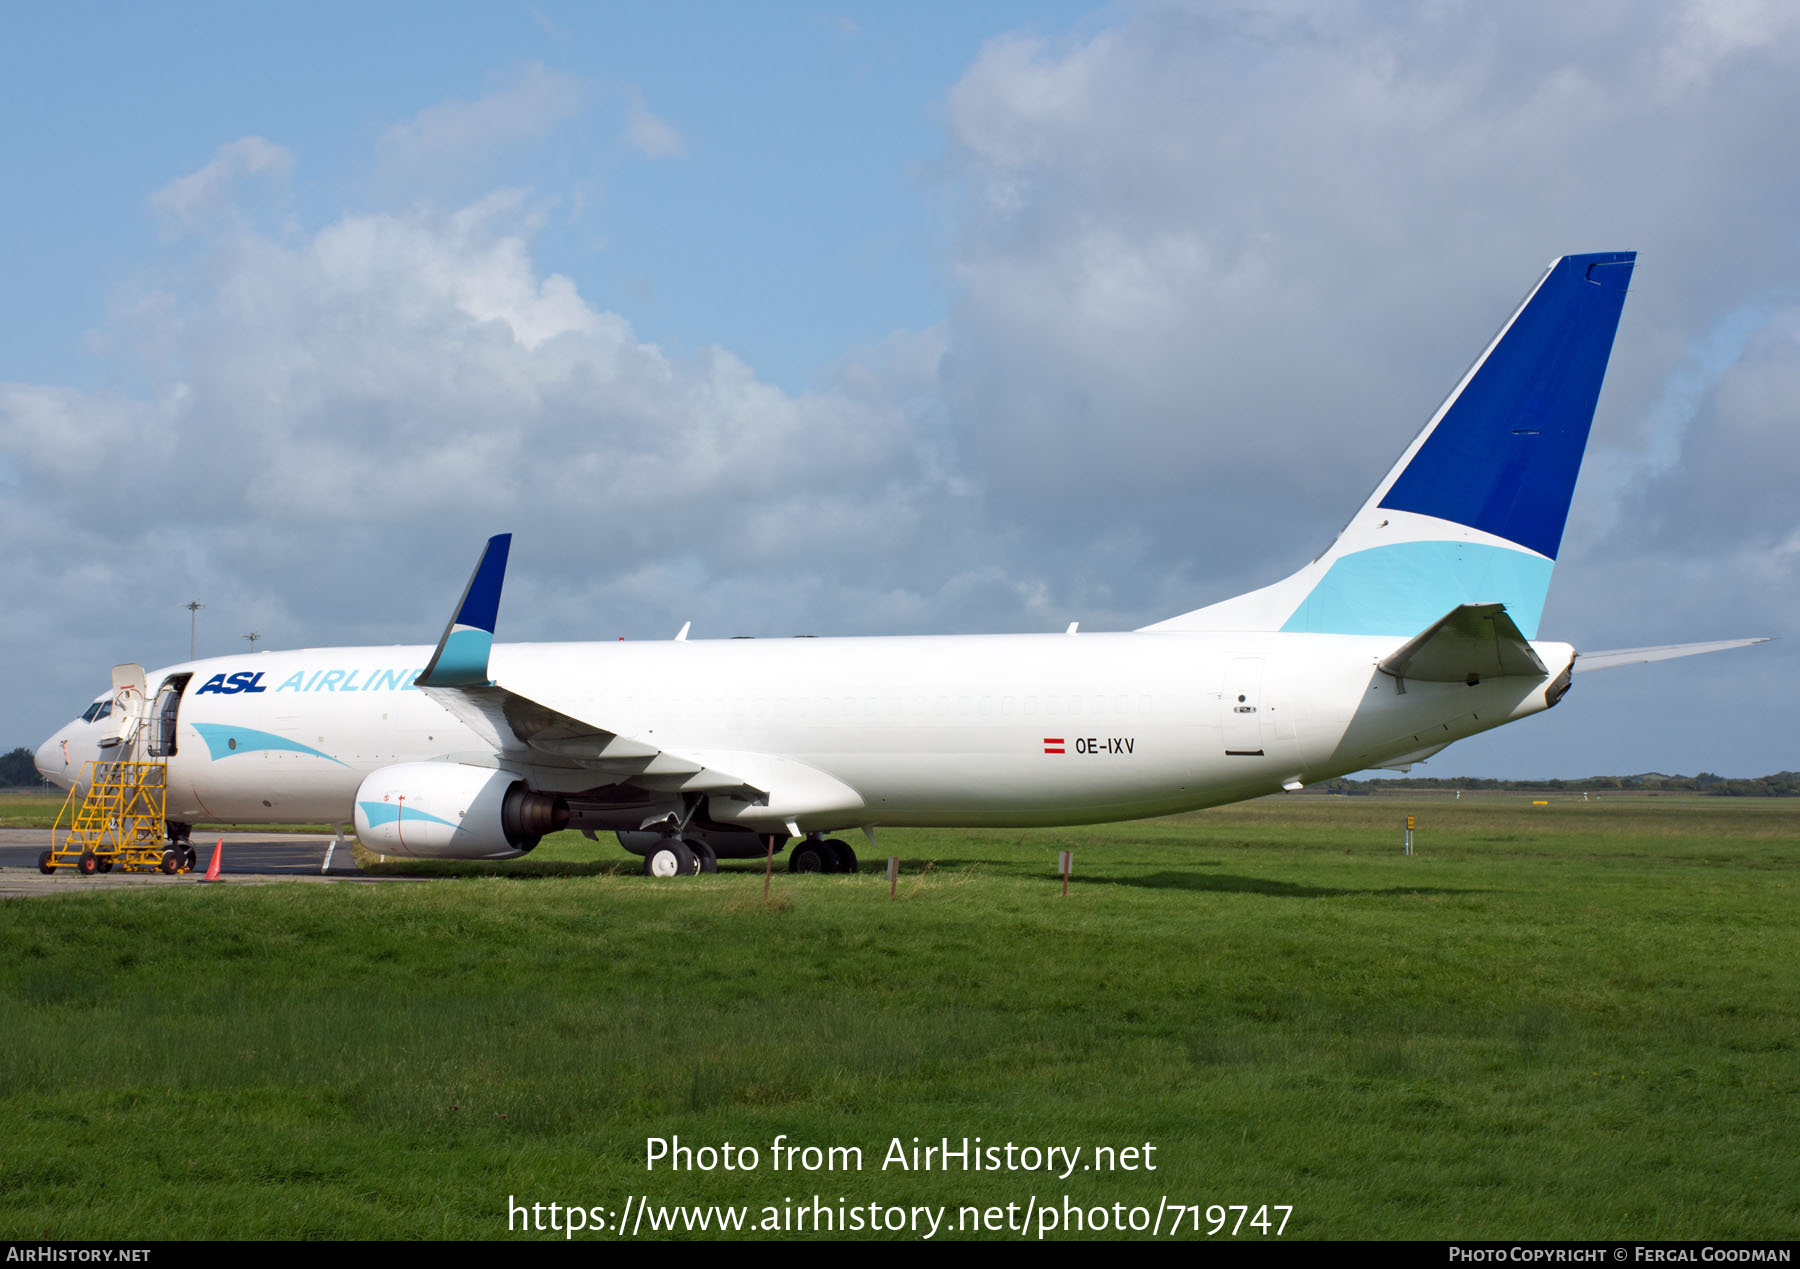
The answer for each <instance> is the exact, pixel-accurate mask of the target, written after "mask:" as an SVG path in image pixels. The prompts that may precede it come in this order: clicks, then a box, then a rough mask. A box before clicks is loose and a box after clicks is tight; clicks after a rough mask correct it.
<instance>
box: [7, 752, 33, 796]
mask: <svg viewBox="0 0 1800 1269" xmlns="http://www.w3.org/2000/svg"><path fill="white" fill-rule="evenodd" d="M40 782H41V778H40V777H39V775H38V772H37V767H36V766H35V765H34V764H33V763H32V761H31V750H29V749H22V748H21V749H15V750H13V751H12V752H11V753H9V754H0V789H23V788H25V787H26V786H28V785H35V784H38V783H40Z"/></svg>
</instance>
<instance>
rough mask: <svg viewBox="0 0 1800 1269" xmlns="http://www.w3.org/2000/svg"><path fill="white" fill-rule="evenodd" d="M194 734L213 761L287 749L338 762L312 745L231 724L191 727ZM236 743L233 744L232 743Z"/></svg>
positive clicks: (197, 724)
mask: <svg viewBox="0 0 1800 1269" xmlns="http://www.w3.org/2000/svg"><path fill="white" fill-rule="evenodd" d="M192 726H193V728H194V730H195V731H197V732H199V733H200V739H202V740H204V741H205V742H206V747H207V749H208V750H209V751H210V752H211V753H212V759H213V761H214V762H217V761H218V760H219V759H220V758H231V757H235V756H236V755H238V754H245V753H256V752H257V751H258V750H264V749H289V750H292V751H293V752H295V753H309V754H311V755H312V756H313V757H315V758H323V759H325V761H326V762H337V764H338V766H340V767H341V766H344V765H345V764H344V763H342V762H338V760H337V759H336V758H333V757H332V756H331V755H330V754H328V753H325V752H323V751H321V750H318V749H314V748H313V747H312V746H311V745H303V744H301V743H300V742H299V741H298V740H289V739H288V738H287V737H286V736H277V735H276V734H275V733H274V732H272V731H257V730H256V729H255V728H253V727H237V726H234V725H232V724H230V723H194V724H192ZM233 741H236V742H237V743H236V744H233V743H232V742H233Z"/></svg>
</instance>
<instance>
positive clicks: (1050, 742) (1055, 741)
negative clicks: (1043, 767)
mask: <svg viewBox="0 0 1800 1269" xmlns="http://www.w3.org/2000/svg"><path fill="white" fill-rule="evenodd" d="M1062 751H1063V738H1062V737H1061V736H1045V737H1044V752H1045V753H1061V752H1062Z"/></svg>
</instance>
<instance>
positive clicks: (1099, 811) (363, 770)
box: [37, 252, 1759, 875]
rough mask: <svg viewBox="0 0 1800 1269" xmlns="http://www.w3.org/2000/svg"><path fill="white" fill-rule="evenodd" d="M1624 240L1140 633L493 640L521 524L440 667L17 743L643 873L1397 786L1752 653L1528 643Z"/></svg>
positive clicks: (312, 669) (1615, 306) (515, 850)
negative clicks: (1346, 504) (1244, 588)
mask: <svg viewBox="0 0 1800 1269" xmlns="http://www.w3.org/2000/svg"><path fill="white" fill-rule="evenodd" d="M1635 259H1636V256H1635V253H1632V252H1611V253H1605V254H1599V255H1583V256H1564V257H1562V258H1561V259H1559V260H1556V261H1554V262H1553V263H1552V264H1551V265H1550V267H1549V268H1548V269H1547V270H1546V271H1545V272H1544V274H1543V276H1542V277H1541V278H1539V279H1538V281H1537V284H1536V285H1535V286H1533V287H1532V289H1531V292H1530V293H1529V294H1528V295H1527V296H1526V297H1525V300H1524V301H1523V302H1522V303H1521V304H1520V305H1519V307H1518V309H1517V310H1516V311H1514V313H1513V314H1512V316H1511V317H1510V318H1508V320H1507V321H1506V323H1505V325H1504V326H1503V327H1502V328H1501V330H1500V333H1499V334H1498V335H1497V336H1495V338H1494V339H1493V341H1492V342H1491V343H1490V344H1489V345H1488V347H1487V348H1486V350H1485V351H1483V353H1482V354H1481V356H1480V358H1479V359H1477V360H1476V362H1475V364H1474V365H1473V366H1472V367H1471V368H1470V369H1469V370H1468V371H1467V372H1466V373H1465V374H1464V375H1463V377H1462V379H1461V381H1460V382H1459V383H1457V385H1456V386H1455V388H1454V389H1453V390H1452V391H1451V393H1450V395H1449V398H1448V399H1447V400H1445V402H1444V403H1443V405H1441V406H1440V407H1439V408H1438V410H1437V412H1436V413H1435V414H1434V415H1433V416H1432V418H1431V420H1430V421H1429V422H1428V423H1427V424H1426V425H1425V428H1424V430H1422V431H1421V432H1420V433H1419V434H1418V436H1417V437H1416V438H1415V439H1414V441H1413V442H1412V444H1411V445H1409V446H1408V447H1407V449H1406V452H1405V453H1404V454H1402V455H1401V456H1400V461H1399V462H1397V463H1396V464H1395V465H1394V467H1393V470H1392V471H1390V472H1389V473H1388V474H1387V476H1386V477H1385V478H1384V479H1383V480H1382V481H1381V483H1380V485H1379V486H1377V488H1376V489H1375V492H1374V493H1373V494H1371V495H1370V496H1369V499H1368V501H1367V502H1366V503H1364V504H1363V507H1362V509H1361V510H1360V511H1358V512H1357V513H1356V515H1355V516H1354V517H1353V518H1352V519H1351V520H1350V522H1349V524H1348V525H1347V526H1346V527H1345V529H1344V530H1343V532H1342V533H1341V534H1340V535H1339V537H1338V539H1337V541H1336V542H1335V543H1334V544H1333V545H1332V546H1331V547H1330V549H1328V550H1327V551H1326V552H1325V553H1324V554H1322V555H1320V556H1319V557H1318V558H1317V559H1315V560H1313V561H1312V562H1311V563H1310V564H1308V565H1306V566H1305V567H1304V568H1302V569H1300V570H1299V571H1298V572H1296V573H1294V574H1293V575H1292V576H1290V577H1288V578H1286V579H1285V580H1283V581H1280V582H1277V583H1275V584H1274V585H1272V586H1268V587H1265V588H1263V589H1262V590H1257V591H1252V592H1250V593H1249V594H1246V595H1240V596H1238V597H1237V598H1235V599H1229V600H1226V601H1224V602H1222V603H1217V604H1213V605H1211V606H1210V607H1206V608H1201V609H1198V610H1196V611H1194V612H1189V613H1184V614H1182V615H1181V616H1178V617H1172V618H1170V619H1168V620H1167V621H1161V622H1157V623H1156V624H1155V625H1151V626H1146V627H1144V628H1142V629H1140V630H1135V631H1130V632H1124V633H1113V634H1089V633H1077V632H1076V628H1075V627H1073V626H1071V627H1070V628H1069V631H1068V633H1066V634H1025V635H969V636H935V637H910V638H844V639H813V638H799V639H779V640H770V639H732V640H716V641H701V640H689V639H687V638H686V634H687V629H686V628H685V627H684V628H683V630H682V632H681V634H680V635H678V636H676V637H675V638H674V639H672V640H670V641H668V642H663V643H627V642H613V643H551V644H497V643H495V642H494V631H495V628H496V617H497V615H498V612H499V607H500V591H501V582H502V580H503V577H504V574H505V569H506V560H507V554H508V548H509V546H510V544H511V537H510V535H506V534H502V535H500V536H497V537H494V538H492V539H490V540H489V542H488V544H487V547H486V550H485V551H484V552H483V553H482V555H481V558H480V560H479V562H478V563H477V565H476V567H475V571H474V574H473V575H472V576H471V578H470V579H469V584H468V587H467V589H466V590H465V591H464V593H463V596H462V599H461V602H460V603H458V604H457V606H456V608H455V610H454V614H453V616H452V618H451V620H450V623H449V625H448V627H447V628H446V629H445V631H444V634H443V637H442V638H441V639H439V641H438V643H437V646H436V647H435V648H433V647H431V646H428V645H422V646H418V647H392V648H311V649H304V650H301V651H296V652H263V653H257V654H253V655H245V656H229V657H216V658H211V659H207V660H200V661H191V662H187V663H185V664H182V665H173V666H170V667H168V668H167V669H163V670H158V671H156V672H155V673H153V674H150V675H148V676H146V675H145V674H144V672H143V671H142V669H141V668H139V667H137V666H120V667H117V668H116V669H115V670H114V672H113V690H112V691H111V692H109V693H106V694H103V695H102V696H100V697H98V698H96V700H95V703H94V705H93V706H92V707H91V708H90V709H89V710H88V711H87V713H86V714H84V715H83V716H82V717H81V718H80V719H77V720H76V721H74V722H71V723H70V724H69V725H68V726H66V727H64V728H63V729H62V730H61V731H59V732H58V733H57V734H56V735H54V736H52V737H51V738H50V739H49V740H48V741H46V742H45V743H44V745H43V746H42V747H41V748H40V749H39V750H38V752H37V765H38V769H39V770H40V771H42V772H43V773H44V774H45V775H46V776H48V777H49V778H50V779H51V780H53V781H56V782H57V783H59V784H62V785H64V786H69V785H72V784H74V783H76V782H77V781H78V780H79V779H80V778H81V772H82V770H83V768H84V764H85V762H86V761H87V760H90V759H94V758H97V757H104V756H108V755H117V756H121V757H123V756H126V755H127V753H132V754H135V755H137V756H141V757H147V758H149V759H153V760H160V761H166V763H167V764H168V765H167V772H166V780H167V789H168V792H167V799H168V801H167V807H168V810H167V815H168V818H169V821H170V823H169V830H170V835H171V838H172V839H177V840H179V839H181V838H183V837H184V836H185V830H186V828H187V826H188V825H189V824H191V823H193V822H195V821H200V820H205V821H214V822H226V823H239V824H253V823H258V822H265V823H266V822H274V821H295V820H322V821H326V822H331V823H338V824H350V823H354V825H355V831H356V834H357V836H358V837H359V838H360V839H361V840H362V842H363V843H364V844H365V845H366V846H367V847H368V848H369V849H370V850H373V851H377V852H380V853H382V854H386V855H410V856H419V857H429V858H449V859H505V858H509V857H512V856H515V855H518V854H521V853H523V852H525V851H528V850H531V849H532V848H533V847H534V846H536V845H537V843H538V841H539V839H540V838H541V837H542V836H543V835H545V834H546V833H550V832H553V831H557V830H560V829H563V828H569V827H572V828H577V829H582V830H585V831H587V832H588V833H589V834H590V835H592V834H593V833H594V832H595V831H599V830H610V831H613V832H617V833H618V834H619V838H620V841H621V843H622V844H623V845H624V846H625V847H626V848H627V849H628V850H632V851H633V852H634V853H638V854H642V855H643V856H644V857H645V869H646V871H648V872H650V873H652V874H653V875H675V874H683V873H691V872H696V871H701V870H706V869H710V868H711V867H712V866H713V864H714V862H715V861H716V859H717V858H719V857H721V856H726V857H731V856H737V857H742V856H746V855H751V854H756V855H760V854H762V853H763V851H764V850H765V849H774V848H775V847H776V846H778V845H781V844H784V843H786V842H787V841H788V840H789V839H792V838H798V839H800V840H799V844H797V845H796V846H795V847H794V848H793V850H792V851H791V852H790V853H789V866H790V867H791V868H793V869H794V870H796V871H825V872H834V871H846V870H854V869H855V867H856V858H855V853H854V851H853V850H852V849H851V848H850V847H849V846H848V845H847V844H846V843H845V842H844V841H842V840H841V839H839V838H834V837H831V836H830V834H833V833H840V832H844V831H846V830H852V829H860V830H862V831H863V832H864V833H866V834H867V835H868V836H869V838H870V840H871V841H873V840H874V833H875V830H876V829H877V828H878V827H880V826H884V825H939V826H953V825H954V826H1014V825H1054V824H1078V823H1092V822H1097V821H1105V820H1123V819H1132V818H1137V817H1142V816H1151V815H1164V814H1168V813H1171V812H1175V811H1187V810H1194V809H1197V808H1200V807H1207V806H1217V805H1220V804H1222V803H1227V802H1235V801H1239V800H1241V799H1244V798H1253V797H1259V796H1262V795H1263V794H1267V793H1273V792H1277V791H1279V790H1282V789H1298V788H1300V787H1301V786H1303V785H1305V784H1308V783H1312V782H1314V781H1318V780H1324V779H1328V778H1330V777H1332V776H1337V775H1342V774H1345V773H1347V772H1351V771H1358V770H1362V769H1364V768H1369V767H1404V766H1406V765H1408V764H1410V763H1413V762H1418V761H1421V760H1423V759H1425V758H1427V757H1429V756H1430V755H1432V754H1435V753H1437V752H1438V751H1439V750H1441V749H1443V748H1444V747H1445V746H1446V745H1449V744H1451V743H1453V742H1454V741H1457V740H1460V739H1462V738H1463V737H1465V736H1472V735H1474V734H1476V733H1477V732H1483V731H1487V730H1488V729H1490V728H1493V727H1498V726H1500V725H1501V724H1503V723H1508V722H1512V721H1513V720H1515V719H1520V718H1524V717H1526V716H1528V715H1531V714H1535V713H1538V712H1540V711H1542V710H1546V709H1549V708H1550V707H1552V706H1553V705H1555V704H1556V703H1557V702H1558V701H1560V700H1561V699H1562V698H1563V695H1564V693H1566V692H1567V691H1568V690H1569V685H1570V680H1571V676H1572V675H1574V674H1576V673H1580V672H1581V671H1584V670H1594V669H1603V668H1606V667H1609V666H1617V665H1626V664H1631V663H1635V662H1642V661H1655V660H1661V659H1664V658H1667V657H1676V656H1685V655H1689V654H1692V653H1697V652H1708V651H1714V650H1717V649H1720V648H1728V647H1738V646H1742V645H1744V644H1747V643H1754V642H1759V640H1754V639H1734V640H1728V641H1724V642H1717V643H1703V644H1684V645H1678V646H1672V647H1662V648H1639V649H1632V650H1628V651H1622V652H1602V653H1578V652H1577V651H1576V649H1575V648H1573V647H1571V646H1570V645H1569V644H1566V643H1554V642H1546V641H1543V640H1540V639H1538V637H1537V633H1538V618H1539V615H1540V614H1541V612H1542V611H1543V606H1544V597H1545V593H1546V591H1547V590H1548V588H1549V584H1550V573H1551V569H1552V567H1553V566H1554V564H1555V561H1556V555H1557V550H1558V548H1559V547H1560V545H1561V542H1562V534H1563V524H1564V521H1565V519H1566V517H1567V514H1568V510H1569V501H1570V498H1571V496H1572V495H1573V492H1574V488H1575V477H1576V473H1577V471H1578V470H1579V468H1580V465H1581V457H1582V453H1583V450H1584V449H1585V447H1586V444H1587V437H1588V429H1589V426H1590V424H1591V423H1592V421H1593V415H1594V406H1595V403H1596V401H1597V400H1598V398H1599V394H1600V384H1601V380H1602V378H1603V376H1604V374H1605V371H1606V362H1607V358H1608V356H1609V354H1610V352H1611V349H1612V342H1613V335H1614V332H1615V331H1616V329H1617V327H1618V321H1619V312H1620V309H1621V306H1622V305H1623V303H1624V299H1625V291H1626V283H1627V282H1628V280H1629V279H1630V277H1631V271H1632V266H1633V263H1634V261H1635Z"/></svg>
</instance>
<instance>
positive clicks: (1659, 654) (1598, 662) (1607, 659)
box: [1575, 637, 1769, 674]
mask: <svg viewBox="0 0 1800 1269" xmlns="http://www.w3.org/2000/svg"><path fill="white" fill-rule="evenodd" d="M1768 641H1769V640H1768V639H1767V638H1766V637H1764V638H1760V639H1715V640H1714V641H1713V642H1711V643H1670V644H1665V645H1664V646H1662V647H1660V648H1618V649H1615V650H1614V651H1611V652H1577V653H1576V654H1575V673H1577V674H1584V673H1586V672H1587V671H1589V670H1615V669H1617V668H1618V667H1619V666H1621V665H1643V664H1644V663H1645V662H1647V661H1673V660H1674V659H1675V658H1676V657H1697V656H1699V655H1700V654H1701V653H1702V652H1723V651H1725V650H1726V649H1727V648H1747V647H1749V646H1750V645H1751V644H1753V643H1767V642H1768Z"/></svg>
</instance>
